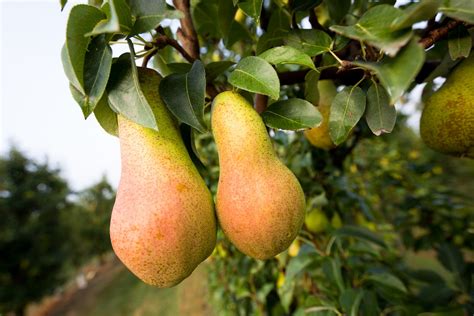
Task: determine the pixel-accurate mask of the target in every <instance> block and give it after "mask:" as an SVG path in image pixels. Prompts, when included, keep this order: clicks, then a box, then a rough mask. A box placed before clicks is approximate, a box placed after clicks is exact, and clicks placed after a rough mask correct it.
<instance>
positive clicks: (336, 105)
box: [329, 86, 366, 145]
mask: <svg viewBox="0 0 474 316" xmlns="http://www.w3.org/2000/svg"><path fill="white" fill-rule="evenodd" d="M365 103H366V97H365V93H364V91H363V90H362V89H361V88H359V87H355V86H348V87H345V88H344V89H343V90H342V91H341V92H339V93H338V94H337V95H336V97H335V98H334V100H333V102H332V104H331V111H330V114H329V134H330V136H331V139H332V141H333V142H334V144H336V145H339V144H341V143H342V142H344V141H345V140H346V139H347V137H348V136H349V134H350V132H351V130H352V128H353V127H354V126H355V125H356V124H357V122H359V120H360V118H361V117H362V115H363V114H364V111H365Z"/></svg>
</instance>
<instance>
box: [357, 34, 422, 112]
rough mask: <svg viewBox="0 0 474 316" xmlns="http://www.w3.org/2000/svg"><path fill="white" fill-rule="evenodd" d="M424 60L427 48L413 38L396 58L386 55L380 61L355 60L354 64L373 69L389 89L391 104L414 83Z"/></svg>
mask: <svg viewBox="0 0 474 316" xmlns="http://www.w3.org/2000/svg"><path fill="white" fill-rule="evenodd" d="M424 61H425V50H424V49H423V47H421V46H420V45H419V44H418V43H417V40H416V39H413V40H412V41H411V42H410V43H409V44H408V45H407V46H406V47H404V48H403V49H402V50H401V51H400V53H398V54H397V56H396V57H394V58H390V57H385V58H384V59H383V60H382V61H381V62H379V63H367V62H357V61H355V62H354V64H355V65H357V66H360V67H363V68H366V69H369V70H371V71H373V72H374V73H375V74H376V75H377V77H378V78H379V79H380V82H381V83H382V85H383V86H384V87H385V89H387V92H388V93H389V95H390V104H394V103H395V101H397V100H398V98H400V97H401V96H402V95H403V93H404V92H405V90H406V89H407V88H408V87H409V86H410V84H412V82H413V80H414V79H415V77H416V75H417V74H418V72H419V71H420V69H421V67H422V66H423V63H424Z"/></svg>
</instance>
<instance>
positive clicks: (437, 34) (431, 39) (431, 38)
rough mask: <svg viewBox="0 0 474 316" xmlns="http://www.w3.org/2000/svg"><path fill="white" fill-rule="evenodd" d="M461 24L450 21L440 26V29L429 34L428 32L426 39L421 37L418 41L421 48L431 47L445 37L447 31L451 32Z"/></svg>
mask: <svg viewBox="0 0 474 316" xmlns="http://www.w3.org/2000/svg"><path fill="white" fill-rule="evenodd" d="M461 23H462V22H461V21H457V20H450V21H449V22H448V23H446V24H444V25H442V26H441V27H438V28H436V29H433V30H431V31H430V32H428V34H427V35H426V37H423V38H422V39H421V40H420V44H421V46H423V47H424V48H428V47H431V45H433V44H434V43H436V42H437V41H439V40H441V39H443V38H444V37H446V36H447V35H448V33H449V31H451V30H452V29H454V28H455V27H457V26H458V25H459V24H461Z"/></svg>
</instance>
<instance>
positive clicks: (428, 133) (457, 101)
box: [420, 53, 474, 158]
mask: <svg viewBox="0 0 474 316" xmlns="http://www.w3.org/2000/svg"><path fill="white" fill-rule="evenodd" d="M473 76H474V53H471V55H470V56H469V57H468V58H466V59H465V60H463V61H462V62H461V63H459V65H458V66H457V67H456V68H455V69H454V71H453V72H452V73H451V74H450V75H449V77H448V78H447V79H446V82H445V83H444V85H443V86H442V87H441V88H440V89H439V90H438V91H436V92H435V93H433V94H432V95H431V96H430V97H429V98H428V99H427V100H426V103H425V108H424V109H423V112H422V115H421V120H420V134H421V138H422V139H423V141H424V142H425V144H426V145H428V147H430V148H432V149H434V150H436V151H439V152H442V153H445V154H450V155H453V156H464V157H469V158H474V80H473Z"/></svg>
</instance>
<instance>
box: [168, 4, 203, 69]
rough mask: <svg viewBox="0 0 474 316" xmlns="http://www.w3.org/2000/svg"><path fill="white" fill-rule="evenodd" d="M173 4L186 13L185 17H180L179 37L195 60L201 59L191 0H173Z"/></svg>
mask: <svg viewBox="0 0 474 316" xmlns="http://www.w3.org/2000/svg"><path fill="white" fill-rule="evenodd" d="M173 4H174V6H175V8H176V9H178V10H179V11H181V12H183V14H184V17H183V18H182V19H180V22H181V27H180V28H179V29H178V39H179V40H180V42H181V43H182V44H183V46H184V49H185V50H186V52H187V53H188V54H189V56H190V57H192V58H193V60H196V59H199V41H198V36H197V33H196V30H195V29H194V24H193V20H192V17H191V12H190V11H189V0H173Z"/></svg>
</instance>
